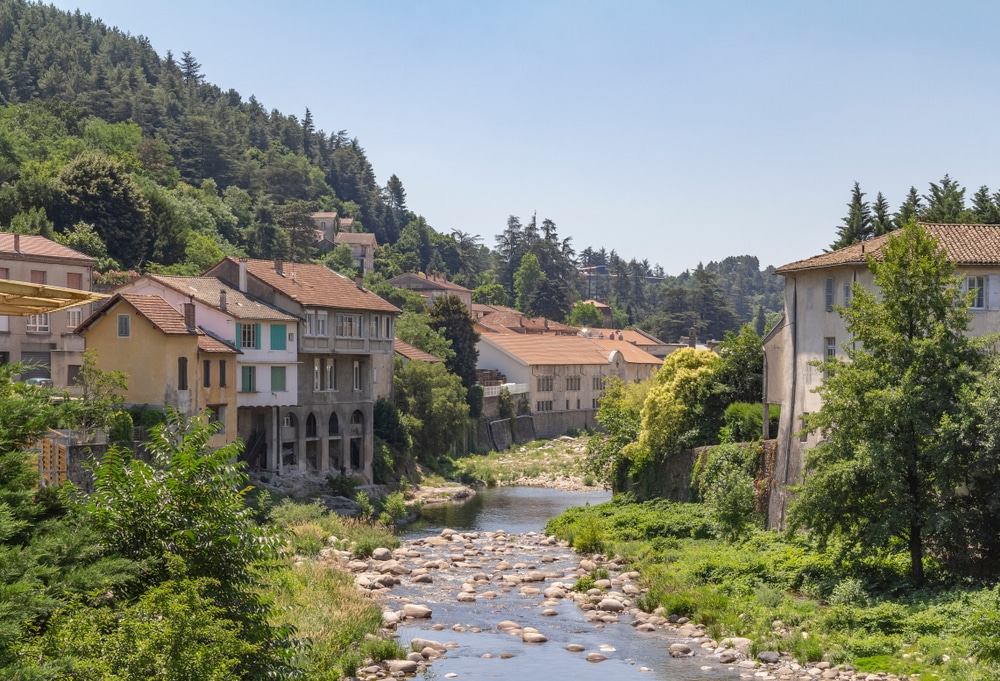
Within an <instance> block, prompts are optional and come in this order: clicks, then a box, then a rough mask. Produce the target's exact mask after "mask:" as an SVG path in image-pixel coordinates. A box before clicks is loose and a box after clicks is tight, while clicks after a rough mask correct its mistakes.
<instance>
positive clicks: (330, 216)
mask: <svg viewBox="0 0 1000 681" xmlns="http://www.w3.org/2000/svg"><path fill="white" fill-rule="evenodd" d="M309 217H311V218H312V219H313V220H333V219H335V218H336V217H337V211H333V212H332V213H324V212H319V213H309Z"/></svg>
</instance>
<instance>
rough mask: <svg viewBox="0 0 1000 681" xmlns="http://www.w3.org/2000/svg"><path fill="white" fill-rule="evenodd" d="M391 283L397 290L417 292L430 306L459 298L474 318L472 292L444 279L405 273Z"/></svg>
mask: <svg viewBox="0 0 1000 681" xmlns="http://www.w3.org/2000/svg"><path fill="white" fill-rule="evenodd" d="M389 283H390V284H392V285H393V286H395V287H396V288H405V289H409V290H410V291H416V292H417V293H418V294H420V295H421V296H422V297H423V299H424V300H426V301H427V304H428V305H433V304H434V301H435V300H437V299H438V298H442V297H444V296H457V297H458V299H459V300H461V301H462V304H463V305H465V307H466V309H468V310H469V315H470V316H472V291H470V290H469V289H467V288H465V287H464V286H459V285H458V284H455V283H453V282H450V281H448V280H447V279H445V278H444V277H438V276H436V275H433V274H424V273H423V272H405V273H403V274H400V275H399V276H397V277H393V278H392V279H390V280H389Z"/></svg>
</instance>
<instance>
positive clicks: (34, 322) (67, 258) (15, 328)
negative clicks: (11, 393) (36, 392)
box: [0, 234, 95, 388]
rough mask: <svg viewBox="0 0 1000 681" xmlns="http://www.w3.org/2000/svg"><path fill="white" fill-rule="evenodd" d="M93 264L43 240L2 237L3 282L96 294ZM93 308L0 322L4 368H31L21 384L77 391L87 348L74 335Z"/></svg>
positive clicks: (0, 318)
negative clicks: (35, 381) (42, 381)
mask: <svg viewBox="0 0 1000 681" xmlns="http://www.w3.org/2000/svg"><path fill="white" fill-rule="evenodd" d="M94 264H95V261H94V259H93V258H91V257H89V256H86V255H84V254H82V253H78V252H77V251H74V250H73V249H71V248H67V247H65V246H62V245H60V244H57V243H56V242H54V241H50V240H49V239H46V238H44V237H40V236H33V235H28V234H0V279H11V280H14V281H23V282H30V283H34V284H44V285H47V286H59V287H64V288H70V289H78V290H81V291H91V290H92V289H93V270H94ZM90 311H91V310H90V306H89V305H88V306H81V307H76V308H72V309H69V310H62V311H59V312H51V313H47V314H36V315H31V316H27V317H14V316H10V317H7V316H0V363H5V362H26V363H30V364H31V365H32V368H30V369H29V370H28V371H25V372H24V373H23V374H22V375H21V378H22V379H27V378H32V377H38V378H51V379H52V381H53V383H54V384H55V386H56V387H57V388H65V387H68V386H73V385H74V383H75V380H76V377H77V376H78V375H79V371H80V366H81V364H82V363H83V350H84V343H83V339H82V338H80V336H78V335H76V334H75V333H73V331H74V330H75V329H76V327H77V326H78V325H79V324H80V322H82V321H83V319H84V317H86V316H88V315H89V314H90Z"/></svg>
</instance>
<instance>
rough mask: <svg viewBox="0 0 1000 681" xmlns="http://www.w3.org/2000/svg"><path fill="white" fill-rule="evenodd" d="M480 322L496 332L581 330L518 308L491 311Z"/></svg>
mask: <svg viewBox="0 0 1000 681" xmlns="http://www.w3.org/2000/svg"><path fill="white" fill-rule="evenodd" d="M479 324H481V325H482V326H484V327H485V328H487V329H488V330H489V331H493V332H495V333H536V334H537V333H551V334H555V333H562V334H567V335H575V334H576V332H577V331H578V330H579V329H577V328H576V327H573V326H567V325H565V324H560V323H559V322H554V321H552V320H551V319H545V318H544V317H528V316H527V315H525V314H523V313H521V312H518V311H516V310H505V311H503V312H491V313H489V314H487V315H485V316H484V317H483V318H482V319H480V320H479Z"/></svg>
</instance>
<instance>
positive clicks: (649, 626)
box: [635, 622, 656, 634]
mask: <svg viewBox="0 0 1000 681" xmlns="http://www.w3.org/2000/svg"><path fill="white" fill-rule="evenodd" d="M635 630H636V631H641V632H643V633H647V634H648V633H649V632H651V631H656V626H655V625H652V624H650V623H649V622H643V623H642V624H640V625H639V626H637V627H636V628H635Z"/></svg>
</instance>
